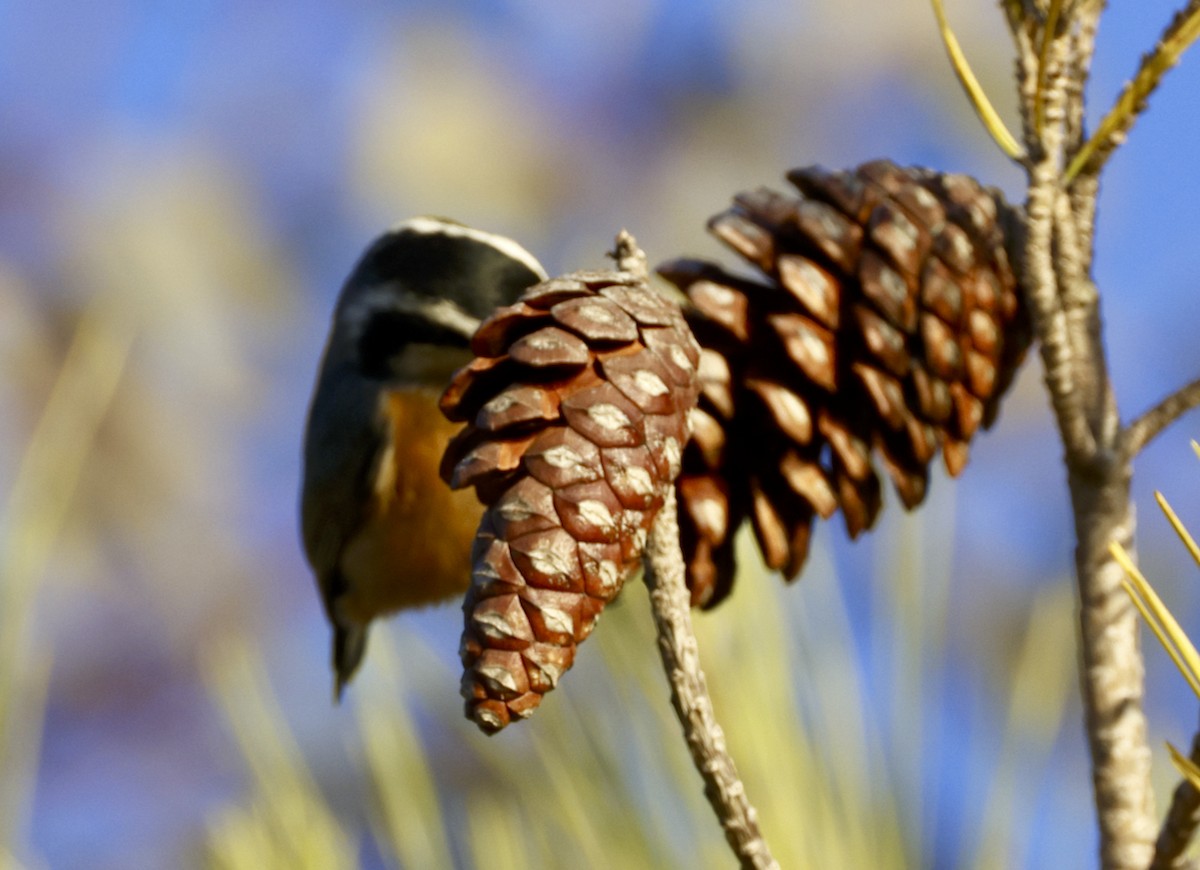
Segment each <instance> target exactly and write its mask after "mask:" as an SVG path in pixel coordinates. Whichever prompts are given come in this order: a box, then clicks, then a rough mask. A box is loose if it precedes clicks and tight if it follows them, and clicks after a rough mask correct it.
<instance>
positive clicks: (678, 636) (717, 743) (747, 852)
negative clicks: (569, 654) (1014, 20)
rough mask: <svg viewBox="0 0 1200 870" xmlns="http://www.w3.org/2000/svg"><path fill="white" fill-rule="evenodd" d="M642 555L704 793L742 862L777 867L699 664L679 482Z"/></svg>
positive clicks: (674, 695)
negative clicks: (681, 540)
mask: <svg viewBox="0 0 1200 870" xmlns="http://www.w3.org/2000/svg"><path fill="white" fill-rule="evenodd" d="M643 558H644V563H645V567H646V586H647V587H648V588H649V590H650V606H651V608H652V609H653V611H654V622H655V625H656V626H657V627H658V650H659V653H660V654H661V655H662V661H663V668H664V669H665V670H666V672H667V679H668V680H669V681H670V683H671V704H672V706H674V708H675V715H676V716H677V717H678V718H679V722H680V724H681V725H682V726H683V734H684V737H685V739H686V740H687V745H688V749H689V750H690V751H691V754H692V761H693V762H694V763H695V765H696V769H697V770H698V771H699V772H700V776H701V777H702V778H703V779H704V794H705V795H706V796H707V797H708V801H709V803H710V804H712V808H713V810H714V811H715V812H716V814H717V818H718V819H719V820H720V822H721V828H722V829H723V830H724V831H725V838H726V839H727V840H728V841H729V846H730V848H732V849H733V851H734V854H736V855H737V857H738V860H739V861H740V862H741V866H742V867H743V868H755V870H766V868H775V870H778V867H779V864H778V863H777V862H776V861H775V859H774V858H773V857H772V856H771V852H770V849H769V848H768V847H767V842H766V840H764V839H763V836H762V833H761V832H760V831H759V829H758V813H757V812H756V811H755V809H754V807H753V806H752V805H751V804H750V801H749V799H748V798H747V797H746V789H745V786H744V785H743V784H742V780H741V778H740V777H739V776H738V772H737V767H736V766H735V765H734V763H733V758H732V757H731V756H730V755H729V751H728V749H727V748H726V746H725V733H724V732H723V731H722V730H721V725H720V723H718V722H717V719H716V715H715V714H714V713H713V706H712V699H711V698H710V697H709V695H708V685H707V683H706V682H705V679H704V672H703V671H702V670H701V669H700V655H699V650H698V649H697V646H696V635H695V633H694V632H693V630H692V617H691V603H690V598H689V596H688V591H687V586H686V584H685V583H684V570H685V569H684V564H683V553H682V551H681V549H680V546H679V519H678V516H677V506H676V502H675V490H674V488H672V489H671V490H670V493H669V495H668V496H667V500H666V503H665V504H664V505H663V507H662V510H660V511H659V512H658V518H657V519H656V520H655V522H654V527H653V528H652V529H651V531H650V539H649V541H647V543H646V549H645V553H644V557H643Z"/></svg>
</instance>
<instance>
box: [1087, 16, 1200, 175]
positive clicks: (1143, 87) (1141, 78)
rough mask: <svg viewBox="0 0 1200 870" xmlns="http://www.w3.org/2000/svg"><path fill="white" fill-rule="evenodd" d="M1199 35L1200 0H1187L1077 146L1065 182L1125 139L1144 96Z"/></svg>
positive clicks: (1098, 163) (1090, 169) (1095, 167)
mask: <svg viewBox="0 0 1200 870" xmlns="http://www.w3.org/2000/svg"><path fill="white" fill-rule="evenodd" d="M1197 37H1200V0H1189V2H1188V4H1187V6H1185V7H1184V8H1183V9H1181V10H1179V12H1177V13H1176V14H1175V17H1174V18H1173V19H1171V23H1170V24H1169V25H1167V29H1166V30H1164V31H1163V35H1162V36H1161V37H1160V38H1159V41H1158V45H1156V46H1155V47H1154V51H1152V52H1150V53H1149V54H1147V55H1145V56H1144V57H1143V58H1142V65H1141V67H1140V68H1139V69H1138V71H1137V75H1135V76H1134V77H1133V80H1132V81H1130V82H1129V83H1128V84H1126V85H1125V89H1124V90H1123V91H1121V96H1119V97H1117V102H1116V103H1115V104H1114V105H1113V107H1112V108H1111V109H1110V110H1109V112H1108V114H1107V115H1105V116H1104V120H1102V121H1101V122H1100V126H1099V127H1097V128H1096V132H1095V133H1093V134H1092V137H1091V138H1090V139H1089V140H1088V141H1087V142H1086V143H1085V144H1084V146H1083V147H1082V148H1080V149H1079V153H1077V154H1076V155H1075V157H1074V158H1073V159H1072V160H1071V163H1070V165H1069V166H1067V171H1066V172H1065V173H1064V183H1070V181H1071V179H1073V178H1075V177H1076V176H1077V175H1080V174H1086V175H1095V174H1096V173H1098V172H1099V171H1100V168H1101V167H1102V166H1103V165H1104V162H1105V161H1106V160H1107V159H1108V156H1109V155H1110V154H1111V153H1112V152H1113V151H1114V150H1115V149H1116V147H1117V146H1118V145H1120V144H1121V143H1122V142H1123V141H1125V135H1126V134H1127V133H1128V132H1129V130H1130V128H1131V127H1133V122H1134V121H1136V120H1137V119H1138V116H1139V115H1141V113H1142V112H1143V111H1144V110H1145V108H1146V100H1147V99H1148V98H1149V97H1150V95H1151V94H1152V93H1154V91H1155V89H1156V88H1157V87H1158V85H1159V83H1160V82H1161V81H1162V79H1163V76H1165V75H1166V74H1167V71H1168V70H1170V69H1171V68H1172V67H1173V66H1175V64H1177V63H1179V58H1180V57H1182V56H1183V53H1184V52H1185V51H1186V50H1187V48H1188V46H1190V45H1191V44H1192V43H1193V42H1195V41H1196V38H1197Z"/></svg>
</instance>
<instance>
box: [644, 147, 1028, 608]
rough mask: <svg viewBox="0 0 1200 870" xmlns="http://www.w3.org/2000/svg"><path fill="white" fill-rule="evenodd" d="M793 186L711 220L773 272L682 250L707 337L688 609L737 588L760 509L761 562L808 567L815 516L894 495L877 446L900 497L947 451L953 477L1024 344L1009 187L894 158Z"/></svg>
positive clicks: (686, 501) (746, 200)
mask: <svg viewBox="0 0 1200 870" xmlns="http://www.w3.org/2000/svg"><path fill="white" fill-rule="evenodd" d="M788 180H789V181H791V182H792V183H793V184H794V185H795V186H796V187H797V188H798V189H799V191H800V194H799V195H796V194H781V193H776V192H774V191H771V190H767V189H765V188H764V189H759V190H756V191H753V192H751V193H745V194H741V195H739V196H737V197H735V199H734V205H733V207H732V208H730V209H729V210H728V211H725V212H723V213H721V214H719V215H717V216H716V217H714V218H713V219H712V220H711V221H710V222H709V229H710V230H711V231H712V232H713V233H714V234H715V235H716V236H717V237H718V238H719V239H721V240H722V241H723V242H724V243H725V244H727V245H728V246H729V247H731V248H732V249H733V250H734V251H736V252H737V253H738V254H739V255H741V256H742V257H743V258H744V259H746V260H747V261H748V262H749V263H751V264H752V265H753V266H754V267H756V268H757V270H758V271H759V272H760V273H761V274H759V275H758V276H756V277H749V278H747V277H740V276H737V275H734V274H732V273H730V272H728V271H726V270H725V269H724V268H723V267H722V266H720V265H718V264H716V263H711V262H707V261H702V260H691V259H683V260H676V261H673V262H670V263H667V264H664V265H663V266H661V267H660V268H659V272H660V273H661V274H662V275H663V276H665V277H666V278H667V279H668V280H670V281H672V282H673V283H674V284H676V285H677V286H678V287H680V289H682V290H683V291H684V292H685V293H686V294H687V296H688V298H689V299H690V300H691V302H692V305H693V309H692V310H691V311H690V312H689V314H688V320H689V323H690V324H691V326H692V329H693V330H694V332H695V334H696V337H697V338H698V339H699V340H700V343H701V345H702V346H703V348H704V351H703V355H702V358H701V362H700V381H701V398H700V404H699V407H698V409H697V410H696V411H695V412H694V413H693V425H694V436H693V440H692V442H691V444H690V445H689V447H688V449H687V451H686V452H685V456H684V469H683V473H682V474H681V475H680V478H679V480H678V482H677V489H678V494H679V503H680V526H681V532H682V534H683V538H684V549H685V554H686V557H687V563H688V582H689V585H690V587H691V590H692V599H693V603H694V604H697V605H702V606H706V607H711V606H713V605H715V604H716V603H718V602H719V601H720V600H721V599H723V598H724V597H725V596H726V595H727V594H728V593H729V590H730V587H731V585H732V583H733V577H734V571H735V565H734V555H733V538H734V533H735V532H736V531H737V529H738V527H739V526H740V525H741V523H742V522H743V520H745V519H747V518H748V519H749V520H750V522H751V523H752V525H753V527H754V532H755V535H756V537H757V540H758V544H759V547H760V548H761V550H762V553H763V556H764V559H765V561H766V564H767V565H768V566H769V567H770V568H772V569H775V570H779V571H782V572H783V574H784V575H785V577H787V578H788V579H789V580H790V579H793V578H795V577H796V576H797V575H798V574H799V572H800V570H801V568H802V566H803V565H804V561H805V558H806V556H807V553H808V545H809V536H810V534H811V529H812V523H813V520H814V517H816V516H821V517H823V518H828V517H829V516H831V515H832V514H833V513H834V512H835V511H837V510H838V509H839V508H840V509H841V511H842V515H843V517H844V519H845V522H846V527H847V530H848V531H849V533H850V535H851V537H854V536H857V535H858V534H860V533H861V532H862V531H864V530H866V529H869V528H870V527H871V526H872V524H873V523H874V522H875V519H876V516H877V515H878V512H879V509H880V504H881V491H880V482H879V477H878V475H877V473H876V470H875V467H874V462H873V456H874V455H877V456H879V457H880V458H881V459H882V460H883V465H884V467H885V469H886V471H887V474H888V476H889V477H890V478H891V480H892V483H893V485H894V487H895V489H896V492H897V493H898V494H899V496H900V500H901V501H902V502H903V504H904V505H905V506H906V507H907V508H912V507H914V506H916V505H918V504H919V503H920V502H921V501H922V500H923V499H924V497H925V491H926V486H927V483H928V473H929V463H930V461H931V460H932V459H933V457H934V456H935V455H936V454H937V452H938V451H939V450H940V451H941V452H942V456H943V460H944V462H945V465H946V468H947V470H948V471H949V473H950V474H951V475H957V474H958V473H959V472H960V471H961V470H962V469H963V466H964V465H965V464H966V461H967V445H968V443H969V441H970V440H971V438H972V436H973V435H974V434H975V432H976V431H977V430H978V429H979V428H980V427H981V426H982V427H987V426H989V425H990V424H991V423H992V421H993V419H994V418H995V416H996V413H997V409H998V407H999V401H1000V397H1001V396H1002V395H1003V393H1004V391H1005V389H1006V388H1007V387H1008V385H1009V384H1010V383H1011V381H1012V378H1013V376H1014V374H1015V372H1016V370H1017V367H1018V365H1019V364H1020V362H1021V360H1022V358H1023V356H1024V354H1025V351H1026V350H1027V348H1028V346H1029V343H1030V339H1031V335H1030V325H1029V320H1028V315H1027V312H1026V311H1025V309H1024V306H1023V303H1022V299H1021V296H1020V294H1019V293H1018V291H1017V285H1016V280H1015V279H1014V276H1013V273H1012V270H1011V268H1010V266H1009V261H1008V257H1007V255H1006V252H1005V228H1004V224H1005V220H1004V218H1005V216H1006V215H1005V211H1006V206H1005V205H1004V203H1003V200H1002V199H1001V197H1000V195H999V194H998V193H996V192H994V191H988V190H984V189H983V188H981V187H980V186H979V185H978V184H977V183H976V182H975V181H974V180H972V179H971V178H968V177H966V176H962V175H943V174H938V173H935V172H932V171H929V170H926V169H918V168H907V169H901V168H899V167H897V166H895V165H893V164H891V163H889V162H886V161H876V162H872V163H867V164H864V165H862V166H860V167H858V168H857V169H855V170H853V171H849V172H827V171H825V170H822V169H820V168H816V167H813V168H808V169H801V170H795V171H793V172H791V173H789V174H788Z"/></svg>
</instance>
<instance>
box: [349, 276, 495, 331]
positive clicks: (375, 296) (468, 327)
mask: <svg viewBox="0 0 1200 870" xmlns="http://www.w3.org/2000/svg"><path fill="white" fill-rule="evenodd" d="M398 289H399V292H397V287H396V285H394V284H392V283H384V284H380V285H377V286H375V287H372V288H371V289H370V290H368V291H367V292H366V293H364V294H363V295H362V296H360V297H359V298H358V299H357V300H356V301H355V302H353V303H352V304H351V305H350V306H349V307H348V308H347V309H346V310H345V311H344V312H343V313H342V319H343V320H344V321H345V322H346V323H347V324H348V325H349V327H350V329H351V331H352V332H354V333H355V334H360V333H361V332H362V330H363V329H365V328H366V324H367V321H368V320H370V319H371V318H372V317H373V316H374V315H375V314H378V313H381V312H385V311H395V312H398V313H400V314H411V315H413V316H415V317H421V318H423V319H424V320H426V321H427V322H429V323H434V324H437V325H438V326H441V327H444V328H446V329H449V330H451V331H452V332H455V333H457V334H459V335H461V336H463V337H464V338H467V339H470V338H471V336H473V335H474V334H475V330H476V329H478V328H479V323H480V321H479V319H478V318H476V317H472V316H471V315H470V314H467V313H466V312H465V311H463V310H462V309H461V308H459V307H458V306H457V305H455V304H454V303H453V302H451V301H450V300H449V299H431V298H430V297H428V296H422V295H420V294H417V293H408V292H406V291H405V290H404V288H403V285H401V286H400V287H399V288H398Z"/></svg>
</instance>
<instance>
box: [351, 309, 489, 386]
mask: <svg viewBox="0 0 1200 870" xmlns="http://www.w3.org/2000/svg"><path fill="white" fill-rule="evenodd" d="M410 344H434V345H438V346H441V347H461V348H466V347H468V346H469V345H470V340H469V339H468V338H467V337H466V336H465V335H462V334H461V333H459V332H456V331H455V330H453V329H449V328H447V327H445V326H442V325H440V324H437V323H431V322H430V321H429V320H427V319H426V318H424V317H420V316H419V315H414V314H406V313H403V312H399V311H380V312H377V313H375V314H373V315H372V316H371V318H370V319H369V320H368V321H367V323H366V325H365V326H364V327H363V331H362V334H361V335H360V336H359V339H358V360H359V365H360V366H361V368H362V371H363V374H365V375H366V376H367V377H373V378H386V377H388V376H389V375H390V374H391V361H392V359H393V358H394V357H395V356H396V354H398V353H400V352H401V351H403V350H404V348H405V347H407V346H408V345H410Z"/></svg>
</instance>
